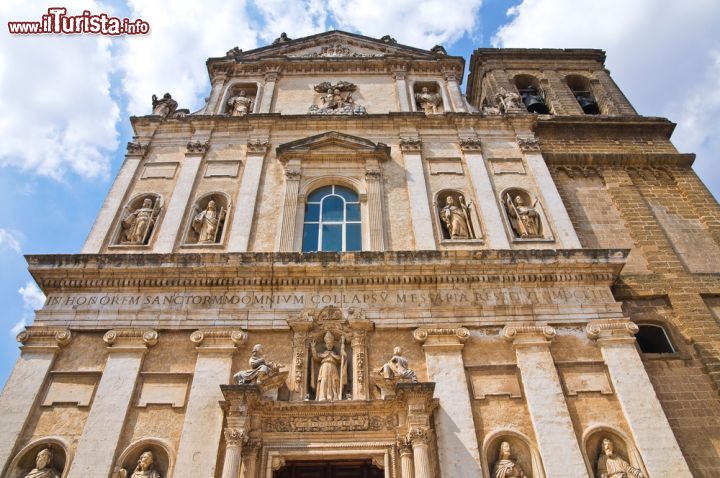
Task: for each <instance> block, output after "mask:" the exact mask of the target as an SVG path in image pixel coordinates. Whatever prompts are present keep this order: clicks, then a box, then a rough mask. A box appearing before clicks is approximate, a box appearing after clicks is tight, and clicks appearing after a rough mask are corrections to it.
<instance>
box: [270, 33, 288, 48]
mask: <svg viewBox="0 0 720 478" xmlns="http://www.w3.org/2000/svg"><path fill="white" fill-rule="evenodd" d="M290 40H292V38H290V37H288V36H287V33H285V32H282V33H281V34H280V36H279V37H277V38H276V39H275V40H273V42H272V44H273V45H277V44H279V43H287V42H289V41H290Z"/></svg>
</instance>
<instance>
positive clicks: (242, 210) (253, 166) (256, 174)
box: [228, 139, 269, 252]
mask: <svg viewBox="0 0 720 478" xmlns="http://www.w3.org/2000/svg"><path fill="white" fill-rule="evenodd" d="M268 149H269V144H268V142H267V141H266V140H264V139H262V140H253V141H249V142H248V143H247V154H246V160H245V168H244V169H243V174H242V179H241V180H240V190H239V191H238V196H237V201H236V204H237V206H236V207H235V211H234V212H233V218H232V225H231V227H232V229H231V230H230V239H229V240H228V252H247V250H248V246H249V244H250V234H251V233H252V225H253V219H254V218H255V204H256V202H257V192H258V189H259V188H260V176H261V174H262V170H263V164H264V162H265V156H266V155H267V152H268Z"/></svg>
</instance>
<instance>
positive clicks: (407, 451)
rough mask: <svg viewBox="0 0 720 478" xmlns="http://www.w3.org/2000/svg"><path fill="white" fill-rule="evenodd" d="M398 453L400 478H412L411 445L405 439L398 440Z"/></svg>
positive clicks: (413, 473)
mask: <svg viewBox="0 0 720 478" xmlns="http://www.w3.org/2000/svg"><path fill="white" fill-rule="evenodd" d="M398 452H399V453H400V477H401V478H414V477H415V469H414V467H413V449H412V443H411V442H410V441H409V440H407V439H400V440H398Z"/></svg>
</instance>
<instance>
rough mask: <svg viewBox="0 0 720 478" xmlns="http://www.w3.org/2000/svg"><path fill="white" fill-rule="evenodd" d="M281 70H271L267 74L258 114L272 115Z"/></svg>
mask: <svg viewBox="0 0 720 478" xmlns="http://www.w3.org/2000/svg"><path fill="white" fill-rule="evenodd" d="M278 73H279V70H276V69H274V70H271V71H267V72H266V73H265V85H264V87H263V92H262V99H261V100H260V110H259V111H258V113H270V107H271V106H272V100H273V95H274V94H275V83H276V82H277V78H278Z"/></svg>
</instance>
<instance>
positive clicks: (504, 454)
mask: <svg viewBox="0 0 720 478" xmlns="http://www.w3.org/2000/svg"><path fill="white" fill-rule="evenodd" d="M526 477H527V475H525V472H523V469H522V468H520V465H518V464H517V463H516V462H515V460H513V457H512V450H511V449H510V443H508V442H506V441H504V442H502V443H500V451H499V452H498V460H497V461H496V462H495V466H493V478H526Z"/></svg>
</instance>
